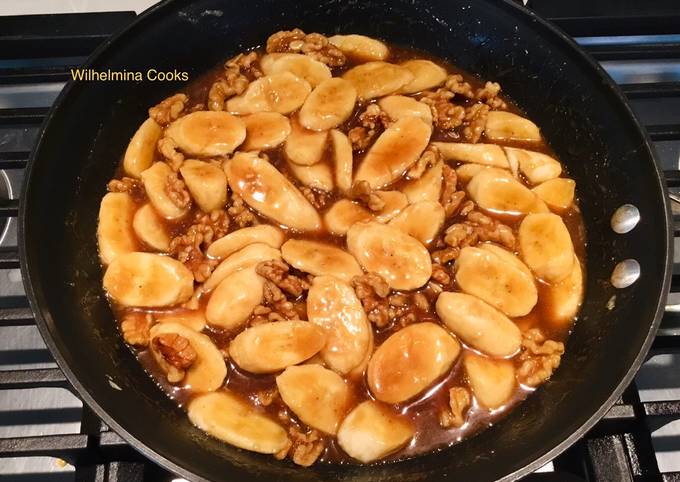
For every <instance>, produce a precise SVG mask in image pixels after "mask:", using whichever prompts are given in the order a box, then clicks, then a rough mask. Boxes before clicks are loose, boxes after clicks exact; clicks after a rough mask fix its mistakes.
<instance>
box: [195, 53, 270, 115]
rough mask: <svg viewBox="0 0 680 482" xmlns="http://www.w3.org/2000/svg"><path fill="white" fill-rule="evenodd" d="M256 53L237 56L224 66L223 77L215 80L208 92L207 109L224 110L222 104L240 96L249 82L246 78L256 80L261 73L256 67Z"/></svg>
mask: <svg viewBox="0 0 680 482" xmlns="http://www.w3.org/2000/svg"><path fill="white" fill-rule="evenodd" d="M257 60H258V55H257V52H250V53H248V54H239V55H237V56H236V57H234V58H233V59H230V60H229V61H227V62H226V63H225V64H224V76H223V77H221V78H219V79H217V80H216V81H215V82H214V83H213V85H212V86H211V87H210V91H209V92H208V109H210V110H214V111H220V110H225V105H224V102H225V101H226V100H227V99H228V98H230V97H233V96H235V95H240V94H242V93H243V92H244V91H245V90H246V88H247V87H248V84H249V83H250V81H249V80H248V76H250V77H252V78H258V77H261V76H262V72H261V71H260V69H259V68H258V67H257V66H256V63H257Z"/></svg>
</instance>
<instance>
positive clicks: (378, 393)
mask: <svg viewBox="0 0 680 482" xmlns="http://www.w3.org/2000/svg"><path fill="white" fill-rule="evenodd" d="M459 353H460V344H459V343H458V342H457V341H456V339H455V338H453V337H452V336H451V335H449V334H448V333H447V332H446V330H444V329H443V328H442V327H441V326H439V325H436V324H434V323H430V322H425V323H416V324H413V325H409V326H407V327H406V328H402V329H401V330H399V331H397V332H396V333H394V334H393V335H391V336H390V337H389V338H388V339H387V340H385V341H384V342H383V344H382V345H380V346H379V347H378V349H377V350H376V351H375V353H373V356H372V357H371V361H370V362H368V370H367V374H366V375H367V381H368V387H369V388H370V389H371V393H372V394H373V396H374V397H375V398H376V399H378V400H380V401H382V402H387V403H400V402H404V401H406V400H409V399H410V398H413V397H415V396H416V395H418V394H419V393H421V392H422V391H423V390H425V389H426V388H427V387H429V386H430V385H432V383H433V382H434V381H435V380H437V379H438V378H439V377H441V376H442V375H443V374H444V373H446V372H447V371H448V370H449V368H451V366H452V365H453V362H454V361H455V360H456V358H457V357H458V354H459Z"/></svg>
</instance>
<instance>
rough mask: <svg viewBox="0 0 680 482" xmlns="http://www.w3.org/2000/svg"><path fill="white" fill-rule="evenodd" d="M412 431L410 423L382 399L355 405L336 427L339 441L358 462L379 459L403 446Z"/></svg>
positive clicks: (410, 437) (408, 439)
mask: <svg viewBox="0 0 680 482" xmlns="http://www.w3.org/2000/svg"><path fill="white" fill-rule="evenodd" d="M414 434H415V431H414V429H413V426H412V425H411V423H410V422H409V421H408V420H407V419H406V418H405V417H402V416H399V415H397V414H395V413H393V412H392V411H390V409H389V408H388V407H386V406H384V405H383V404H381V403H378V402H374V401H372V400H368V401H366V402H363V403H360V404H359V405H357V406H356V407H355V408H354V410H352V411H351V412H350V413H349V415H347V417H346V418H345V420H343V421H342V424H341V425H340V428H339V429H338V444H339V445H340V447H342V449H343V450H344V451H345V452H347V454H349V456H350V457H353V458H355V459H357V460H359V461H360V462H363V463H368V462H372V461H374V460H378V459H381V458H383V457H385V456H387V455H389V454H391V453H392V452H395V451H396V450H398V449H400V448H401V447H404V446H405V445H406V444H407V443H408V442H409V441H410V440H411V439H412V438H413V435H414Z"/></svg>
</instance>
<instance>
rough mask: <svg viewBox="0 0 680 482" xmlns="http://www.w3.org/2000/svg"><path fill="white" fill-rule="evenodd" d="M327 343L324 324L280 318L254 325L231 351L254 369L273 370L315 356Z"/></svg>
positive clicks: (236, 340)
mask: <svg viewBox="0 0 680 482" xmlns="http://www.w3.org/2000/svg"><path fill="white" fill-rule="evenodd" d="M325 343H326V332H325V331H324V329H323V328H321V327H319V326H317V325H315V324H314V323H310V322H308V321H299V320H298V321H277V322H276V323H264V324H262V325H256V326H252V327H250V328H246V330H244V331H242V332H241V333H239V334H238V335H237V336H236V338H234V339H233V340H232V342H231V344H230V345H229V355H230V356H231V359H232V360H234V363H236V364H237V365H238V366H239V367H241V368H242V369H243V370H246V371H248V372H251V373H273V372H278V371H279V370H283V369H284V368H287V367H289V366H291V365H297V364H298V363H301V362H303V361H305V360H306V359H307V358H310V357H312V356H313V355H314V354H316V353H317V352H318V351H319V350H321V348H323V346H324V344H325Z"/></svg>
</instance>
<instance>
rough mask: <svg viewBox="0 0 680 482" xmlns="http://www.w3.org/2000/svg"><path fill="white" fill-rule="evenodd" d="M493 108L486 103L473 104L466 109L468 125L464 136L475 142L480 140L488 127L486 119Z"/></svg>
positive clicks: (464, 130)
mask: <svg viewBox="0 0 680 482" xmlns="http://www.w3.org/2000/svg"><path fill="white" fill-rule="evenodd" d="M489 110H491V108H490V107H489V106H488V105H486V104H473V105H471V106H469V107H467V108H466V109H465V122H466V124H467V125H466V126H465V128H464V129H463V137H465V139H466V140H467V141H468V142H472V143H473V144H475V143H477V142H479V139H480V138H481V137H482V134H483V133H484V128H485V127H486V119H487V117H488V115H489Z"/></svg>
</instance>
